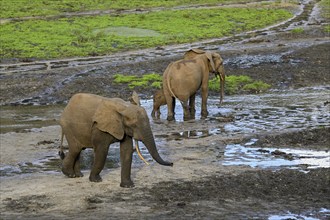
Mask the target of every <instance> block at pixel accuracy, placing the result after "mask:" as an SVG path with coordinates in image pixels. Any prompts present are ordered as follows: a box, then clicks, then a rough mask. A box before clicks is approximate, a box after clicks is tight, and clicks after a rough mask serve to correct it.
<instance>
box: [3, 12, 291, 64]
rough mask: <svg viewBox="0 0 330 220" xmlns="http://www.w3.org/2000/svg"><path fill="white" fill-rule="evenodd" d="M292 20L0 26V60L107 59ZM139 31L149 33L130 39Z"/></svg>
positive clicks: (193, 17) (169, 17) (116, 20)
mask: <svg viewBox="0 0 330 220" xmlns="http://www.w3.org/2000/svg"><path fill="white" fill-rule="evenodd" d="M291 16H292V14H291V13H290V12H288V11H286V10H283V9H269V8H263V9H258V8H222V9H198V10H197V9H196V10H194V9H190V10H174V11H172V10H165V11H158V12H150V13H146V14H126V15H114V16H109V15H103V16H93V17H90V16H86V17H72V18H61V19H55V20H41V19H39V20H38V19H37V20H27V21H20V22H10V23H6V24H2V25H1V26H0V27H1V35H0V44H1V48H0V56H1V57H2V58H36V59H53V58H62V57H75V56H95V55H106V54H110V53H113V52H118V51H127V50H131V49H139V48H148V47H155V46H161V45H167V44H177V43H187V42H194V41H199V40H202V39H208V38H217V37H223V36H230V35H232V34H236V33H240V32H243V31H249V30H254V29H257V28H262V27H265V26H267V25H270V24H274V23H276V22H279V21H282V20H285V19H288V18H289V17H291ZM120 27H124V29H125V30H126V31H127V30H129V29H130V28H131V30H132V31H133V33H131V34H129V35H125V34H120ZM109 28H110V29H109ZM111 28H115V29H116V28H117V30H116V31H111ZM118 28H119V30H118ZM127 28H128V29H127ZM109 30H110V31H109ZM141 30H142V31H145V32H147V31H151V33H152V34H150V35H148V34H145V35H142V36H141V34H140V32H139V34H134V31H141ZM118 31H119V33H118ZM155 33H156V34H155Z"/></svg>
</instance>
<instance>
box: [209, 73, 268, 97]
mask: <svg viewBox="0 0 330 220" xmlns="http://www.w3.org/2000/svg"><path fill="white" fill-rule="evenodd" d="M269 88H270V85H269V84H267V83H264V82H262V81H259V80H258V81H255V80H253V79H251V78H250V77H249V76H244V75H240V76H227V77H226V82H225V93H226V94H228V95H234V94H239V93H260V92H264V91H267V90H268V89H269ZM209 89H210V90H211V91H219V89H220V84H219V79H218V78H213V79H211V80H210V81H209Z"/></svg>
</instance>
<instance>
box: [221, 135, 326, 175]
mask: <svg viewBox="0 0 330 220" xmlns="http://www.w3.org/2000/svg"><path fill="white" fill-rule="evenodd" d="M255 141H257V140H252V142H250V143H247V144H245V145H244V146H243V145H240V144H230V145H227V146H226V149H225V153H224V160H223V161H222V164H223V165H226V166H250V167H258V168H273V169H280V168H289V169H299V170H308V169H315V168H329V167H330V152H329V151H328V150H327V151H314V150H305V149H283V148H258V147H257V146H253V147H249V146H250V145H252V144H253V142H255Z"/></svg>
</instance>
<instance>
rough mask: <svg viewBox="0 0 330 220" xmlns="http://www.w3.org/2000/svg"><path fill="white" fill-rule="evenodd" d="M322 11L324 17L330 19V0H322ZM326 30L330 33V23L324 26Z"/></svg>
mask: <svg viewBox="0 0 330 220" xmlns="http://www.w3.org/2000/svg"><path fill="white" fill-rule="evenodd" d="M320 6H321V11H322V17H323V18H325V19H327V20H328V21H329V20H330V1H329V0H322V1H321V2H320ZM324 31H325V32H327V33H330V25H329V24H327V25H325V26H324Z"/></svg>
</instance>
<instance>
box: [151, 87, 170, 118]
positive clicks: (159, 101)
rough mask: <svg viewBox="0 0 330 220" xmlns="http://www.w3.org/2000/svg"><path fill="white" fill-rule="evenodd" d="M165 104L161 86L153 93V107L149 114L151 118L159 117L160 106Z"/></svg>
mask: <svg viewBox="0 0 330 220" xmlns="http://www.w3.org/2000/svg"><path fill="white" fill-rule="evenodd" d="M162 105H166V99H165V95H164V91H163V88H161V89H159V90H157V91H156V92H155V93H154V95H153V109H152V112H151V116H152V117H153V118H160V110H159V109H160V106H162Z"/></svg>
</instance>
